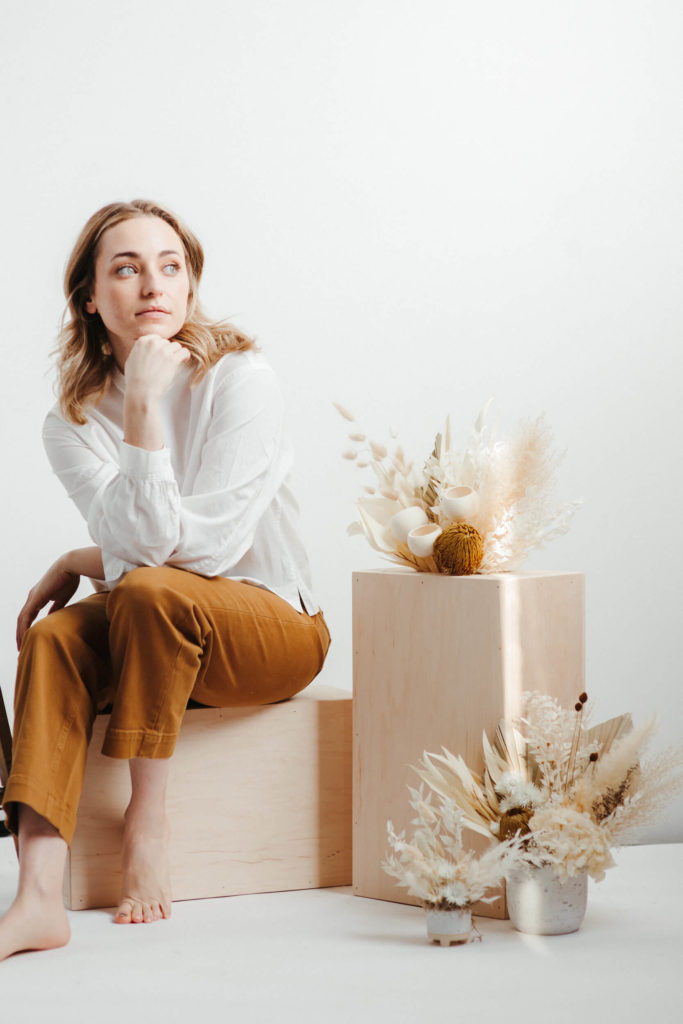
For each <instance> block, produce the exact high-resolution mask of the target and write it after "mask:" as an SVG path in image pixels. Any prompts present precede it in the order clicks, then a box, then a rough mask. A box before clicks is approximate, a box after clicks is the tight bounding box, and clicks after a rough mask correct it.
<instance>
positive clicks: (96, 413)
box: [43, 351, 318, 615]
mask: <svg viewBox="0 0 683 1024" xmlns="http://www.w3.org/2000/svg"><path fill="white" fill-rule="evenodd" d="M191 376H192V370H191V369H190V368H189V367H187V366H185V365H182V366H181V367H180V369H179V370H178V373H177V375H176V377H175V379H174V381H173V384H172V385H171V387H170V389H169V390H168V391H167V392H166V394H165V395H164V396H163V397H162V399H161V401H160V404H159V412H160V416H161V423H162V428H163V437H164V441H165V447H164V448H162V449H161V450H160V451H147V450H146V449H144V448H136V447H133V446H132V445H129V444H126V442H125V441H124V440H123V400H124V394H125V377H124V375H123V374H122V373H120V372H119V371H118V370H117V371H116V376H115V377H114V379H113V381H112V384H111V385H110V387H109V388H108V390H107V391H106V393H105V395H104V397H103V398H102V399H101V401H100V402H99V403H98V404H97V405H96V406H90V407H89V408H88V413H87V415H88V421H87V423H85V424H84V425H83V426H79V425H78V424H74V423H69V422H67V421H66V420H65V419H64V417H63V416H62V414H61V413H60V411H59V407H58V405H55V406H54V407H53V408H52V409H51V410H50V412H49V413H48V415H47V417H46V419H45V424H44V427H43V441H44V444H45V449H46V451H47V455H48V458H49V460H50V463H51V465H52V468H53V470H54V472H55V473H56V474H57V476H58V477H59V479H60V480H61V482H62V483H63V484H64V486H65V488H66V491H67V494H68V495H69V497H70V498H72V499H73V501H74V502H75V503H76V505H77V507H78V509H79V510H80V512H81V514H82V515H83V517H84V518H85V520H86V522H87V524H88V531H89V533H90V536H91V537H92V539H93V541H94V543H95V544H97V545H98V547H100V548H102V559H103V562H104V572H105V578H106V583H107V586H108V587H109V588H110V589H111V587H113V586H114V585H115V584H116V583H117V582H118V580H120V579H121V577H122V576H123V575H124V574H125V573H127V572H128V571H129V570H131V569H133V568H135V567H136V566H139V565H173V566H177V567H178V568H180V569H189V570H191V571H192V572H196V573H199V574H200V575H202V576H225V577H226V578H228V579H237V580H243V581H245V582H249V583H254V584H256V585H258V586H261V587H265V588H266V589H267V590H272V591H273V593H275V594H278V595H279V596H280V597H283V598H284V599H285V600H286V601H288V602H289V603H290V604H291V605H292V606H293V607H294V608H296V609H297V611H301V605H302V603H303V607H304V609H305V610H306V611H307V612H308V613H309V614H310V615H313V614H315V612H317V611H318V604H317V602H316V600H315V598H314V596H313V593H312V591H311V583H310V574H309V568H308V559H307V557H306V552H305V550H304V547H303V544H302V542H301V539H300V536H299V524H298V516H299V509H298V506H297V504H296V501H295V499H294V497H293V495H292V493H291V491H290V489H289V485H288V477H289V472H290V469H291V466H292V461H293V455H292V446H291V443H290V441H289V439H288V437H287V436H286V435H285V433H284V406H283V400H282V395H281V392H280V389H279V386H278V383H277V380H276V378H275V374H274V373H273V371H272V369H271V368H270V366H269V365H268V363H267V362H266V360H265V359H264V358H263V356H262V355H261V354H260V353H258V352H254V351H247V352H231V353H228V354H227V355H225V356H223V357H222V359H220V360H219V362H218V363H216V364H215V365H214V366H212V367H211V369H210V370H209V372H208V373H207V374H206V375H205V377H204V378H203V379H202V380H201V381H200V382H199V384H197V385H196V386H195V387H194V388H191V387H190V379H191ZM299 598H301V600H299Z"/></svg>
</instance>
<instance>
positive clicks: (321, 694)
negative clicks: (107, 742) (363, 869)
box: [64, 685, 351, 910]
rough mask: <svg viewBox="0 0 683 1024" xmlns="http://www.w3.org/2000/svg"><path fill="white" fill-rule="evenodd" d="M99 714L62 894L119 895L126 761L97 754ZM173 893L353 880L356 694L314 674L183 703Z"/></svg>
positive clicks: (84, 902) (174, 800)
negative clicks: (237, 701)
mask: <svg viewBox="0 0 683 1024" xmlns="http://www.w3.org/2000/svg"><path fill="white" fill-rule="evenodd" d="M107 719H108V716H105V715H100V716H98V718H97V720H96V722H95V728H94V732H93V738H92V741H91V744H90V749H89V752H88V762H87V767H86V776H85V784H84V788H83V793H82V796H81V802H80V806H79V811H78V824H77V827H76V832H75V835H74V839H73V842H72V845H71V848H70V850H69V855H68V859H67V865H66V872H65V878H64V898H65V902H66V905H67V907H69V909H71V910H79V909H86V908H88V907H109V906H113V905H115V904H116V903H117V901H118V898H119V890H120V883H121V864H120V852H121V840H122V831H123V829H122V816H123V812H124V810H125V808H126V806H127V804H128V801H129V799H130V775H129V771H128V762H127V761H123V760H121V761H119V760H115V759H113V758H109V757H103V756H102V754H101V753H100V750H101V747H102V739H103V737H104V732H105V729H106V726H107ZM168 809H169V815H170V819H171V829H172V837H171V850H170V855H171V881H172V891H173V899H174V900H187V899H199V898H202V897H210V896H229V895H237V894H240V893H254V892H275V891H280V890H286V889H308V888H321V887H324V886H332V885H350V883H351V694H350V693H348V692H347V691H344V690H339V689H336V688H334V687H330V686H322V685H315V686H313V687H310V688H309V689H307V690H304V691H303V692H302V693H300V694H298V695H297V696H296V697H294V698H292V700H289V701H284V702H282V703H280V704H269V705H266V706H264V707H256V708H246V709H242V708H240V709H224V708H195V709H192V710H188V711H187V712H186V713H185V719H184V721H183V726H182V730H181V733H180V737H179V740H178V743H177V746H176V750H175V753H174V755H173V758H172V760H171V774H170V779H169V788H168Z"/></svg>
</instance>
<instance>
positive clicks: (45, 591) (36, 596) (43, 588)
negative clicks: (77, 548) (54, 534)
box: [17, 558, 81, 651]
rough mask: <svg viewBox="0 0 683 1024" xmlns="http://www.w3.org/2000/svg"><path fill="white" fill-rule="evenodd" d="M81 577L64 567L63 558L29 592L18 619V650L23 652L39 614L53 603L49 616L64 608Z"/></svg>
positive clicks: (76, 588)
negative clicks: (23, 644) (30, 630)
mask: <svg viewBox="0 0 683 1024" xmlns="http://www.w3.org/2000/svg"><path fill="white" fill-rule="evenodd" d="M80 579H81V577H80V576H79V575H78V574H77V573H73V572H69V570H68V569H66V568H65V567H64V564H63V558H58V559H57V561H56V562H54V563H53V565H51V566H50V568H49V569H48V570H47V572H46V573H45V575H44V576H43V577H42V578H41V579H39V580H38V582H37V583H36V585H35V586H34V587H31V589H30V590H29V592H28V597H27V598H26V602H25V604H24V607H23V608H22V609H21V611H20V612H19V618H18V619H17V650H18V651H20V650H21V642H22V640H23V638H24V634H25V632H26V630H27V629H28V628H29V626H30V625H31V623H32V622H33V621H34V619H35V618H36V616H37V615H38V613H39V612H40V611H41V610H42V609H43V608H44V607H45V605H46V604H48V602H49V601H52V607H51V608H50V610H49V612H48V615H51V614H52V612H56V611H57V610H58V609H59V608H63V607H64V606H65V605H66V604H68V602H69V601H70V600H71V598H72V597H73V596H74V594H75V593H76V591H77V590H78V584H79V583H80Z"/></svg>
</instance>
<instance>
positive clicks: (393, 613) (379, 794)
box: [353, 569, 584, 917]
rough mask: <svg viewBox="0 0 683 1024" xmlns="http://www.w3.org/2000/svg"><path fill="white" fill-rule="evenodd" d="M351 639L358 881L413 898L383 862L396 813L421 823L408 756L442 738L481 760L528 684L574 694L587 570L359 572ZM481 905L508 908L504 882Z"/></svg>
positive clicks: (478, 763)
mask: <svg viewBox="0 0 683 1024" xmlns="http://www.w3.org/2000/svg"><path fill="white" fill-rule="evenodd" d="M353 647H354V669H353V687H354V700H353V723H354V724H353V890H354V892H355V893H356V894H357V895H358V896H370V897H373V898H375V899H384V900H393V901H395V902H398V903H412V904H415V903H417V901H416V900H415V899H413V898H412V897H410V896H408V895H407V894H406V890H405V889H401V888H398V887H397V885H396V882H395V880H394V879H393V878H391V877H390V876H389V875H387V874H386V873H385V872H384V871H383V870H382V867H381V862H382V860H383V859H384V858H385V856H386V854H387V852H388V850H389V847H388V844H387V828H386V825H387V819H391V821H392V822H393V823H394V826H395V828H396V829H397V831H399V832H400V831H401V829H403V828H406V830H407V834H408V835H410V833H411V832H412V826H411V825H410V820H411V818H413V817H414V814H413V812H412V809H411V808H410V806H409V804H408V790H407V785H408V784H409V785H411V786H418V785H419V781H420V780H419V777H418V776H417V774H416V773H415V772H414V771H412V769H411V767H410V766H411V765H416V764H417V763H418V761H419V760H420V758H421V756H422V753H423V751H425V750H428V751H436V752H440V750H441V747H442V746H444V747H447V748H448V749H449V750H450V751H452V752H453V753H454V754H461V755H462V756H463V757H464V759H465V761H466V762H467V764H468V765H469V766H470V767H471V768H473V769H475V770H476V771H481V770H482V769H483V758H482V743H481V739H482V732H483V731H484V730H486V731H487V733H488V734H489V736H490V737H491V736H492V735H493V732H494V730H495V728H496V725H497V724H498V721H499V719H500V718H502V717H504V716H509V715H514V714H516V713H517V712H518V711H519V708H520V698H521V695H522V693H523V692H524V691H525V690H540V691H541V692H543V693H549V694H552V695H553V696H556V697H557V698H558V699H559V700H560V701H561V702H562V703H563V704H566V703H569V702H570V701H571V702H572V703H573V702H574V701H575V700H576V697H577V696H578V694H579V693H580V692H581V691H582V690H583V689H584V579H583V575H582V574H580V573H553V572H529V573H521V574H512V573H510V574H499V575H495V576H464V577H452V576H440V575H436V574H429V573H416V572H414V571H412V570H410V569H405V570H403V569H389V570H384V571H379V572H359V573H355V574H354V576H353ZM466 835H468V834H467V833H466ZM469 835H471V837H472V841H471V845H472V846H473V847H475V848H481V846H479V845H478V844H479V837H477V836H475V835H474V834H473V833H469ZM481 843H483V844H484V845H485V844H486V840H485V839H483V837H482V838H481ZM475 913H479V914H483V915H486V916H492V917H504V916H506V908H505V898H504V893H503V892H502V891H501V893H500V895H499V898H498V899H497V900H496V902H495V903H491V904H478V905H477V907H476V909H475Z"/></svg>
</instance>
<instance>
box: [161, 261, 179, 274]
mask: <svg viewBox="0 0 683 1024" xmlns="http://www.w3.org/2000/svg"><path fill="white" fill-rule="evenodd" d="M179 270H180V265H179V264H178V263H167V264H166V266H165V267H164V273H165V274H168V275H169V276H172V275H173V274H177V273H178V271H179Z"/></svg>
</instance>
